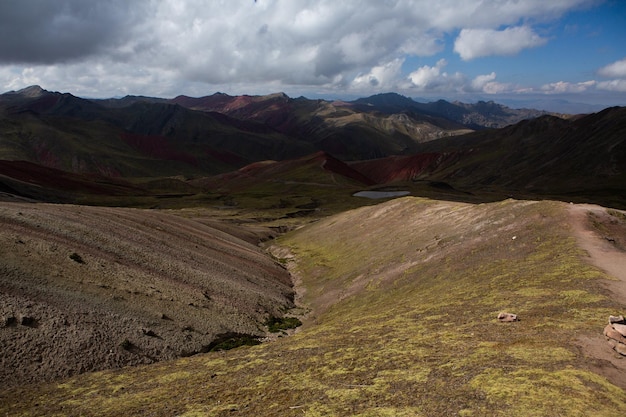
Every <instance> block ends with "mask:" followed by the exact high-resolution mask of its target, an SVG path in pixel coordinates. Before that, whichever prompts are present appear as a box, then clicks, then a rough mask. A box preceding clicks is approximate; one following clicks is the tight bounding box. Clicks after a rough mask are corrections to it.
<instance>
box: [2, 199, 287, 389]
mask: <svg viewBox="0 0 626 417" xmlns="http://www.w3.org/2000/svg"><path fill="white" fill-rule="evenodd" d="M208 223H209V222H201V221H196V220H192V219H187V218H183V217H180V216H177V215H174V214H167V213H163V212H157V211H150V210H139V209H123V208H104V207H86V206H72V205H53V204H33V203H20V202H2V203H0V351H1V352H2V355H0V384H1V385H3V386H11V385H19V384H24V383H29V382H39V381H45V380H53V379H57V378H60V377H65V376H69V375H72V374H77V373H83V372H88V371H95V370H101V369H106V368H117V367H122V366H127V365H137V364H147V363H152V362H155V361H161V360H166V359H173V358H177V357H181V356H189V355H193V354H195V353H198V352H203V351H206V350H208V349H210V348H211V347H213V345H214V343H215V341H216V340H217V341H219V340H220V339H221V338H224V337H230V336H236V335H251V336H263V335H264V333H265V329H264V327H263V325H262V323H263V322H264V321H265V320H266V319H267V318H268V317H269V316H274V315H276V316H280V315H282V314H283V312H284V311H285V310H286V309H289V308H291V307H293V298H294V293H293V289H292V284H291V279H290V276H289V274H288V272H287V271H286V270H285V269H284V268H283V267H282V266H280V265H278V264H277V263H275V262H274V261H273V260H272V259H271V258H269V257H268V256H267V255H266V254H265V253H263V252H262V251H261V250H260V249H259V248H258V247H257V246H256V245H254V244H252V243H250V242H247V241H245V240H242V239H240V238H239V237H235V236H233V235H232V234H229V233H226V232H224V231H220V230H218V229H217V228H214V227H211V226H209V225H208ZM213 224H215V222H213ZM222 229H224V230H228V227H224V228H222ZM251 236H252V235H246V236H245V237H248V238H249V239H248V240H251V239H250V237H251Z"/></svg>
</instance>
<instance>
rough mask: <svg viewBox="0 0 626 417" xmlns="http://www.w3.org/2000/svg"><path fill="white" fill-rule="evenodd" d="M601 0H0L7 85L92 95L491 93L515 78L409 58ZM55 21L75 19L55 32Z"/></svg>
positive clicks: (1, 63) (498, 43) (472, 49)
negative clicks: (470, 73) (418, 63)
mask: <svg viewBox="0 0 626 417" xmlns="http://www.w3.org/2000/svg"><path fill="white" fill-rule="evenodd" d="M595 1H596V0H551V1H545V0H525V1H517V0H464V1H458V0H439V1H431V0H387V1H385V2H379V1H371V2H363V1H358V0H345V1H343V0H342V1H340V2H339V1H336V0H298V1H292V0H289V1H281V0H257V1H253V0H239V1H236V0H229V1H225V0H222V1H212V2H207V1H204V0H185V1H184V2H182V1H180V0H159V1H153V0H133V1H132V2H125V1H123V0H111V1H110V2H104V3H106V4H103V5H100V3H98V2H85V1H84V0H56V1H55V2H50V1H46V0H20V1H19V2H8V3H7V2H1V1H0V89H1V88H4V91H7V90H9V89H18V88H22V87H25V86H27V85H30V84H33V83H38V84H40V85H42V87H44V88H47V89H51V90H58V91H71V92H73V93H75V94H83V95H88V96H92V97H97V96H100V97H107V96H113V95H123V94H145V95H165V96H171V95H175V94H180V93H184V94H196V95H202V94H210V93H212V92H214V91H217V90H219V91H225V92H228V93H232V94H238V93H239V94H240V93H250V94H255V93H258V94H262V93H269V92H273V91H278V90H283V91H289V90H291V91H294V90H297V91H300V92H305V91H320V90H323V91H331V90H332V91H333V92H335V93H337V92H343V91H348V92H350V91H354V90H355V89H366V88H371V89H375V88H378V89H379V90H380V89H383V88H386V89H391V88H396V87H397V88H407V89H408V90H410V91H440V92H445V91H453V92H454V91H457V92H458V91H460V92H464V91H465V92H469V91H475V92H484V93H489V94H493V93H495V92H501V91H505V90H507V89H508V88H510V86H509V85H507V84H503V83H499V82H497V81H496V80H495V74H487V75H479V76H477V77H475V78H474V79H471V80H470V79H469V77H467V76H466V75H464V74H462V73H460V72H457V71H452V70H449V71H448V72H446V71H445V67H446V65H447V63H446V61H445V60H443V61H441V60H439V61H438V58H440V57H437V58H432V61H431V62H436V61H438V62H437V64H436V65H435V66H432V67H431V66H428V65H425V66H422V67H420V68H417V69H415V70H414V71H413V72H411V74H409V76H408V78H407V77H405V76H403V75H402V72H401V71H402V66H403V64H404V65H406V63H407V62H411V59H410V58H411V57H422V58H426V57H432V56H434V55H435V54H437V53H440V52H442V51H444V50H445V49H446V48H445V47H446V45H445V42H446V41H447V40H448V36H449V35H450V34H452V33H456V32H457V31H459V30H460V34H459V36H458V38H457V40H456V42H455V51H456V52H458V53H459V54H460V55H461V57H462V58H463V59H471V58H476V57H479V56H486V55H491V54H514V53H516V52H519V51H520V50H522V49H524V48H528V47H533V46H538V45H540V44H543V43H544V42H545V41H546V40H545V39H544V38H542V37H540V36H539V35H537V34H536V33H535V32H534V31H533V29H532V28H531V27H530V26H516V27H511V28H508V29H504V30H499V29H501V28H503V27H507V26H510V25H519V22H520V21H523V22H537V21H547V22H550V21H553V20H554V19H557V18H559V17H560V16H561V15H563V14H564V13H566V12H568V11H571V10H573V9H575V8H578V7H581V6H584V5H586V4H592V3H593V2H595ZM5 3H6V4H5ZM9 3H10V4H9ZM42 22H44V23H45V24H42ZM51 22H70V23H71V24H68V25H66V26H63V27H62V29H63V30H62V31H59V30H58V28H57V27H56V26H54V24H52V23H51ZM527 24H530V23H527ZM38 25H39V26H38ZM48 32H50V33H51V34H52V35H51V36H49V37H48V38H46V37H45V36H44V35H45V34H46V33H48ZM474 41H475V42H474ZM50 45H53V46H54V47H53V48H52V47H50ZM68 51H69V52H68ZM408 70H409V71H410V70H411V69H408Z"/></svg>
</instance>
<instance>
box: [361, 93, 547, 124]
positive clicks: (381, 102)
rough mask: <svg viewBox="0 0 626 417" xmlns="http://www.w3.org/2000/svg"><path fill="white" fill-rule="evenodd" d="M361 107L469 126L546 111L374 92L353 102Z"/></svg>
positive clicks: (507, 121)
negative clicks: (426, 100) (412, 114)
mask: <svg viewBox="0 0 626 417" xmlns="http://www.w3.org/2000/svg"><path fill="white" fill-rule="evenodd" d="M353 103H354V104H355V105H356V106H358V107H359V108H360V109H367V108H370V109H376V110H378V111H381V112H385V113H399V112H414V113H419V114H422V115H428V116H431V117H437V118H442V119H446V120H451V121H455V122H457V123H460V124H462V125H465V126H468V127H470V128H472V129H475V130H479V129H484V128H500V127H504V126H507V125H511V124H514V123H517V122H519V121H522V120H524V119H532V118H535V117H539V116H543V115H546V114H549V113H548V112H546V111H542V110H534V109H512V108H510V107H507V106H503V105H501V104H498V103H495V102H493V101H487V102H485V101H479V102H477V103H474V104H468V103H461V102H459V101H455V102H453V103H450V102H448V101H445V100H438V101H435V102H429V103H420V102H417V101H414V100H412V99H410V98H408V97H404V96H402V95H400V94H396V93H385V94H377V95H374V96H371V97H367V98H361V99H358V100H355V101H354V102H353Z"/></svg>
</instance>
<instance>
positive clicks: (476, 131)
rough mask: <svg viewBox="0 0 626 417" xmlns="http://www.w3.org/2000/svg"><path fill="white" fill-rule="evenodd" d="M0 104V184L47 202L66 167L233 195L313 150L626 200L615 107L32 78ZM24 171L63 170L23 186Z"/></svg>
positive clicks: (479, 180) (385, 178)
mask: <svg viewBox="0 0 626 417" xmlns="http://www.w3.org/2000/svg"><path fill="white" fill-rule="evenodd" d="M0 115H1V118H0V135H1V136H0V137H1V138H2V139H1V147H0V161H2V162H1V163H0V172H2V174H3V181H2V184H3V185H2V187H3V189H5V190H12V191H14V192H15V193H17V194H23V196H25V197H32V198H38V196H40V197H42V198H44V199H45V198H48V199H52V201H68V199H69V200H71V196H69V195H68V189H67V182H65V181H66V180H67V179H68V178H70V177H71V178H72V181H73V182H72V184H74V186H77V184H79V183H84V186H82V188H81V187H78V188H79V189H82V190H83V191H84V192H86V193H87V194H89V193H92V192H95V191H94V190H93V189H91V190H90V187H91V188H93V186H94V184H100V186H101V187H104V188H102V189H101V190H100V191H99V192H101V193H102V194H107V193H108V194H115V195H117V194H122V195H128V194H133V193H134V194H136V195H144V196H145V195H151V194H154V193H155V192H157V191H158V193H160V194H163V193H168V192H169V193H180V192H182V193H187V194H197V193H198V192H200V191H204V192H206V193H211V192H212V190H215V189H216V185H215V184H218V183H219V184H220V187H219V188H220V190H221V191H220V192H228V193H231V192H232V190H233V189H234V188H237V187H239V188H241V184H239V185H237V181H238V182H239V183H241V178H242V176H245V177H246V178H247V182H248V183H249V186H250V187H256V186H257V185H255V184H254V183H255V180H254V178H261V175H260V173H261V171H264V172H266V173H267V172H269V171H268V170H269V169H270V167H271V170H273V171H277V170H278V168H277V167H278V166H279V165H280V164H283V165H282V168H281V169H280V170H281V172H283V174H281V175H282V176H283V177H284V178H283V179H284V181H288V180H289V179H288V177H289V173H285V172H286V171H289V170H294V169H296V165H297V163H296V162H293V161H307V160H311V158H312V157H313V155H318V156H317V157H316V158H320V157H323V158H324V159H325V161H326V162H325V163H324V165H323V166H324V170H323V172H326V174H324V175H330V174H332V176H333V178H334V180H333V181H336V178H337V177H338V176H344V177H346V178H347V179H349V181H352V182H354V181H356V182H357V183H358V184H360V186H368V187H372V186H379V187H380V186H389V185H390V184H394V185H398V183H401V182H404V183H408V185H409V186H417V185H419V184H420V183H428V184H437V185H438V187H439V189H440V190H443V188H442V187H444V188H446V189H447V190H458V191H461V192H464V193H466V195H467V194H477V193H478V194H485V193H488V194H489V193H490V194H494V195H517V196H533V195H539V196H544V197H550V196H556V197H558V196H561V197H563V198H570V199H573V200H576V201H598V202H603V203H607V204H612V205H619V206H624V204H626V202H625V201H624V198H623V197H622V195H624V193H623V192H622V191H624V184H626V181H624V179H625V177H624V175H625V174H624V172H625V171H624V169H625V166H626V145H625V144H624V140H623V137H624V132H625V122H624V119H625V117H626V116H625V110H624V109H623V108H609V109H606V110H604V111H602V112H599V113H594V114H590V115H574V116H567V115H556V114H547V113H546V112H543V111H537V110H530V109H511V108H509V107H506V106H503V105H499V104H496V103H494V102H478V103H475V104H464V103H459V102H454V103H450V102H446V101H443V100H440V101H437V102H432V103H419V102H416V101H414V100H412V99H410V98H408V97H404V96H401V95H398V94H395V93H388V94H378V95H374V96H371V97H367V98H361V99H357V100H354V101H351V102H343V101H325V100H309V99H306V98H304V97H299V98H295V99H294V98H290V97H288V96H286V95H285V94H282V93H278V94H271V95H267V96H246V95H244V96H229V95H226V94H223V93H215V94H213V95H210V96H205V97H199V98H193V97H187V96H178V97H175V98H173V99H162V98H151V97H142V96H127V97H124V98H119V99H98V100H95V99H94V100H89V99H83V98H79V97H75V96H73V95H71V94H69V93H57V92H49V91H46V90H43V89H41V88H40V87H38V86H32V87H28V88H26V89H23V90H20V91H16V92H8V93H5V94H2V95H0ZM319 152H322V153H321V154H319ZM320 155H323V156H320ZM262 161H266V162H263V164H262V165H258V163H259V162H262ZM267 161H274V162H271V163H270V162H267ZM288 161H291V162H288ZM268 164H269V165H268ZM276 164H279V165H276ZM18 166H19V168H18ZM287 167H289V168H287ZM16 170H17V171H19V172H21V174H19V173H17V171H16ZM31 171H32V174H29V173H30V172H31ZM60 171H62V172H60ZM42 172H45V174H41V173H42ZM29 175H31V176H32V178H35V177H36V176H37V175H43V178H42V179H41V181H45V179H46V178H48V179H49V178H51V177H55V176H59V178H65V179H66V180H64V181H59V184H64V185H63V186H59V187H57V188H58V191H52V192H50V191H49V190H50V187H52V188H54V184H49V186H48V187H43V188H42V187H41V186H42V185H43V183H42V182H40V183H39V184H38V185H37V184H36V185H37V190H35V191H34V190H33V187H32V184H31V185H29V182H28V181H24V179H25V178H27V177H28V176H29ZM165 178H167V181H164V180H163V179H165ZM155 179H159V181H158V186H157V185H156V184H157V183H155V182H154V180H155ZM300 180H302V179H300ZM33 181H34V182H35V183H36V180H35V179H33ZM233 181H234V182H233ZM284 181H283V182H284ZM318 181H319V178H318ZM48 182H50V181H48ZM54 182H55V181H52V183H54ZM266 182H267V180H266ZM301 182H302V181H301ZM166 184H167V185H166ZM44 189H45V190H44ZM157 189H158V190H157ZM54 194H59V195H58V196H57V198H56V199H55V198H54Z"/></svg>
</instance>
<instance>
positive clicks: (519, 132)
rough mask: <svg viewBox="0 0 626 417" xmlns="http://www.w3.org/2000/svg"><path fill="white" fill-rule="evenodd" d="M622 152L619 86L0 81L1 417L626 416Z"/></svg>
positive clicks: (625, 143) (625, 129)
mask: <svg viewBox="0 0 626 417" xmlns="http://www.w3.org/2000/svg"><path fill="white" fill-rule="evenodd" d="M625 149H626V109H624V108H620V107H614V108H607V109H605V110H603V111H601V112H599V113H593V114H589V115H556V114H547V113H546V112H541V111H536V110H532V109H509V108H507V107H505V106H501V105H497V104H496V103H493V102H490V103H485V102H479V103H476V104H474V105H470V104H463V103H458V102H455V103H449V102H444V101H438V102H435V103H418V102H416V101H414V100H412V99H410V98H407V97H403V96H399V95H397V94H381V95H376V96H371V97H368V98H363V99H358V100H354V101H352V102H340V101H325V100H308V99H305V98H303V97H301V98H296V99H292V98H290V97H288V96H286V95H284V94H282V93H279V94H272V95H269V96H237V97H233V96H228V95H226V94H221V93H216V94H214V95H211V96H206V97H199V98H192V97H186V96H178V97H176V98H174V99H160V98H151V97H140V96H127V97H124V98H121V99H108V100H87V99H81V98H78V97H75V96H72V95H71V94H69V93H63V94H62V93H53V92H48V91H46V90H43V89H41V88H39V87H36V86H33V87H29V88H28V89H25V90H21V91H17V92H9V93H5V94H2V95H0V235H1V237H2V239H1V240H0V242H1V243H0V260H1V263H0V351H1V352H2V353H1V354H0V364H1V368H0V383H1V385H2V389H0V414H6V415H11V416H13V415H15V416H37V415H41V416H44V415H45V416H74V415H75V416H78V415H81V416H84V415H98V416H119V415H128V416H134V415H137V416H139V415H152V416H172V415H176V416H187V417H191V416H200V415H202V416H223V415H258V416H275V415H281V416H302V415H305V416H322V415H324V416H326V415H332V416H386V415H393V416H433V415H459V416H482V415H489V416H511V415H515V416H522V417H523V416H529V417H530V416H537V415H545V416H548V415H550V416H552V415H567V416H589V415H597V416H604V415H612V414H619V413H623V412H626V406H624V404H626V378H625V377H624V375H626V359H624V357H623V356H621V355H620V354H619V353H618V352H617V351H615V350H614V349H612V347H611V345H610V344H609V343H607V340H606V339H605V336H604V335H603V333H602V331H603V328H604V327H605V326H606V323H607V319H608V317H609V316H611V315H613V316H619V315H622V314H625V313H626V311H625V309H626V277H624V273H623V271H624V268H623V265H625V264H624V262H626V211H625V209H626V152H625V151H624V150H625ZM359 195H360V196H359ZM502 312H507V313H511V314H515V315H517V317H518V318H519V320H517V321H512V322H501V321H500V320H498V315H499V313H502ZM296 319H297V320H296ZM298 320H299V321H298ZM277 323H278V324H279V325H282V324H285V326H286V327H285V328H284V329H283V330H279V331H277V332H273V331H271V330H274V329H270V327H271V326H273V325H275V324H277ZM293 323H298V324H301V326H297V328H294V327H295V326H296V325H291V324H293ZM555 410H556V411H555Z"/></svg>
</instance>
